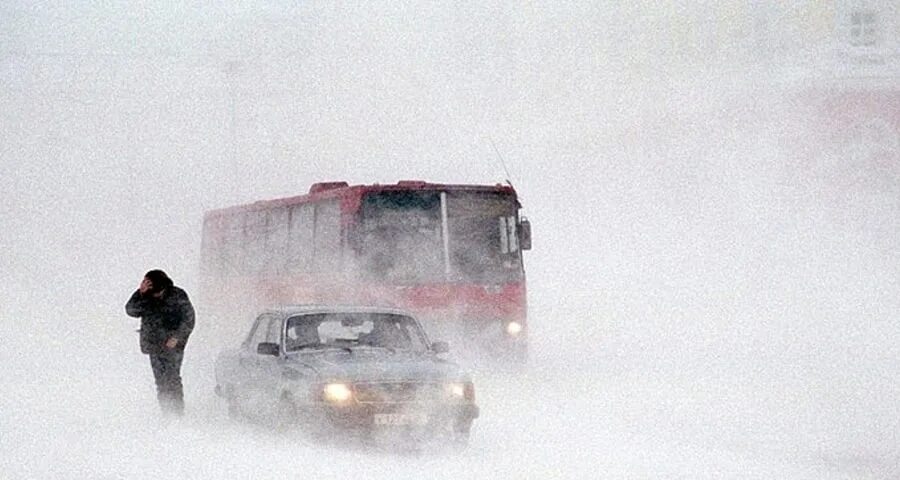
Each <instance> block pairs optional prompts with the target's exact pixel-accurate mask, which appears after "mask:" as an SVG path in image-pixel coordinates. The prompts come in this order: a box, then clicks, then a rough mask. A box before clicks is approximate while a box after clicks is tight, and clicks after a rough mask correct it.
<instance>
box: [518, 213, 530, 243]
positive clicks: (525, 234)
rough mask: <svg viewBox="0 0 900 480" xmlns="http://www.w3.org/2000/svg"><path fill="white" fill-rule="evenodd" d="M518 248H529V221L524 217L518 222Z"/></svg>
mask: <svg viewBox="0 0 900 480" xmlns="http://www.w3.org/2000/svg"><path fill="white" fill-rule="evenodd" d="M519 248H521V249H522V250H531V222H530V221H528V219H527V218H524V217H523V218H522V220H521V221H520V222H519Z"/></svg>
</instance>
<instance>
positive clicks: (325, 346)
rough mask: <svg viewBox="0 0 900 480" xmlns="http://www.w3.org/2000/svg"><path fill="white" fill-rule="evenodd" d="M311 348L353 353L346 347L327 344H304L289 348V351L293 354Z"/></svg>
mask: <svg viewBox="0 0 900 480" xmlns="http://www.w3.org/2000/svg"><path fill="white" fill-rule="evenodd" d="M313 347H316V348H315V350H333V349H335V348H337V349H340V350H344V351H346V352H348V353H353V349H352V348H350V347H347V346H343V345H328V344H322V343H304V344H301V345H295V346H294V347H293V348H291V350H290V351H292V352H295V351H297V350H303V349H312V348H313Z"/></svg>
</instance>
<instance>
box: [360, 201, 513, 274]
mask: <svg viewBox="0 0 900 480" xmlns="http://www.w3.org/2000/svg"><path fill="white" fill-rule="evenodd" d="M442 202H446V205H445V206H442ZM443 207H445V208H446V225H445V224H444V215H443V213H442V210H443ZM516 210H517V204H516V200H515V198H513V197H512V195H509V194H503V193H498V192H485V191H449V192H446V194H445V195H441V192H439V191H429V190H414V191H382V192H373V193H370V194H368V195H367V196H365V197H364V198H363V202H362V205H361V222H360V225H359V227H360V231H359V235H358V239H359V242H358V247H357V251H358V255H359V260H360V266H361V267H362V270H363V272H364V274H365V275H367V276H368V277H369V278H371V279H374V280H381V281H385V282H388V283H397V284H423V283H435V282H444V281H453V282H470V283H472V282H474V283H485V284H500V283H507V282H510V281H515V280H517V279H518V278H520V276H521V273H522V263H521V255H520V251H519V246H518V237H517V228H516V225H517V222H516ZM445 230H446V234H447V242H446V245H445V242H444V232H445Z"/></svg>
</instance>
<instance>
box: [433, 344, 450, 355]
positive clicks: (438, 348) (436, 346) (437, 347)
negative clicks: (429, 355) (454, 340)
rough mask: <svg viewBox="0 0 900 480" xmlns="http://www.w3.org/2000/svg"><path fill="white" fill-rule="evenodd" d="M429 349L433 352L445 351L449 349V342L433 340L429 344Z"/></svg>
mask: <svg viewBox="0 0 900 480" xmlns="http://www.w3.org/2000/svg"><path fill="white" fill-rule="evenodd" d="M431 351H432V352H434V353H447V352H449V351H450V344H448V343H447V342H433V343H432V344H431Z"/></svg>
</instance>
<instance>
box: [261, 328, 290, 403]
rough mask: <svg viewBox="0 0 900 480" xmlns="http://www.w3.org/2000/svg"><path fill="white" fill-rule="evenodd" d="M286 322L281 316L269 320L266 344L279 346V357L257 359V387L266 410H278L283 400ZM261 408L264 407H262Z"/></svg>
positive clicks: (268, 356) (266, 356) (264, 356)
mask: <svg viewBox="0 0 900 480" xmlns="http://www.w3.org/2000/svg"><path fill="white" fill-rule="evenodd" d="M283 332H284V320H283V319H282V318H281V317H279V316H272V317H270V318H269V319H267V323H266V336H265V342H266V343H272V344H275V345H278V346H279V349H278V355H260V354H257V357H256V373H257V378H256V382H257V383H256V385H257V388H258V389H259V392H260V394H261V399H260V400H261V401H262V402H264V403H265V405H264V408H277V405H278V400H279V399H280V398H281V364H282V363H283V362H284V349H283V348H282V340H283V339H282V337H283ZM261 407H263V406H262V405H261Z"/></svg>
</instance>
